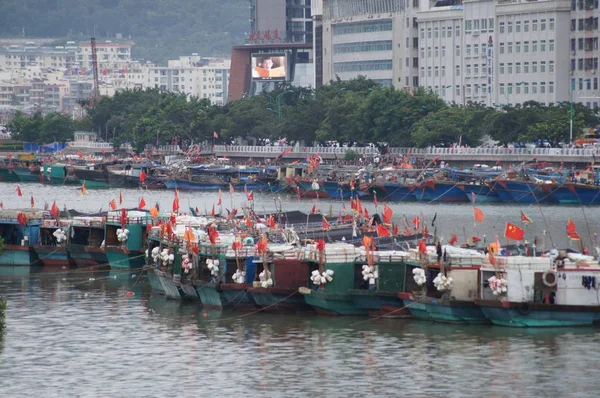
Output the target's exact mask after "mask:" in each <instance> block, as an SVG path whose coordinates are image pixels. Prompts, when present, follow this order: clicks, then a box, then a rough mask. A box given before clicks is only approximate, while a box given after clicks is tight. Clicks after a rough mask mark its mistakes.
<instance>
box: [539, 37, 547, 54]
mask: <svg viewBox="0 0 600 398" xmlns="http://www.w3.org/2000/svg"><path fill="white" fill-rule="evenodd" d="M540 51H541V52H544V51H546V40H541V41H540Z"/></svg>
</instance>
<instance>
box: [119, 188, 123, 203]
mask: <svg viewBox="0 0 600 398" xmlns="http://www.w3.org/2000/svg"><path fill="white" fill-rule="evenodd" d="M121 205H123V192H122V191H119V206H121Z"/></svg>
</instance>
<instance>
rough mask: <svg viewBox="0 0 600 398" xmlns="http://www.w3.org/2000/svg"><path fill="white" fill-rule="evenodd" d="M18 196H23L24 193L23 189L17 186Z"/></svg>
mask: <svg viewBox="0 0 600 398" xmlns="http://www.w3.org/2000/svg"><path fill="white" fill-rule="evenodd" d="M17 196H23V191H21V187H20V186H18V185H17Z"/></svg>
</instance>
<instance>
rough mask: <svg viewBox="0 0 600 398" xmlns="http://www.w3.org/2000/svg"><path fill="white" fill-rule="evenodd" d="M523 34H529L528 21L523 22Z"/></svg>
mask: <svg viewBox="0 0 600 398" xmlns="http://www.w3.org/2000/svg"><path fill="white" fill-rule="evenodd" d="M523 32H529V21H523Z"/></svg>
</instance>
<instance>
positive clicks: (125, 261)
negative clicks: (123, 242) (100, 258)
mask: <svg viewBox="0 0 600 398" xmlns="http://www.w3.org/2000/svg"><path fill="white" fill-rule="evenodd" d="M105 254H106V259H107V262H108V263H110V267H111V268H113V269H119V268H141V267H143V266H144V264H145V262H146V258H145V254H144V252H140V251H137V250H127V249H122V248H119V247H110V246H108V247H106V249H105Z"/></svg>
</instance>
